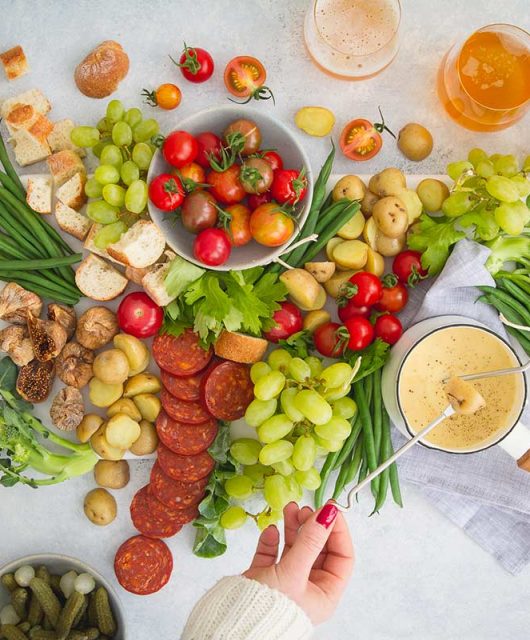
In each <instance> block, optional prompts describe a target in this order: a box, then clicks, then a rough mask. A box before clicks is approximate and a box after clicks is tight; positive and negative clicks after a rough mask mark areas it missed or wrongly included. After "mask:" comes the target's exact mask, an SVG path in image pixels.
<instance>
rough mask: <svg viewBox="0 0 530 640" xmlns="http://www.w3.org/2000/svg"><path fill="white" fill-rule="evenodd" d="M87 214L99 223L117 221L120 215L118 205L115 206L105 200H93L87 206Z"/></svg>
mask: <svg viewBox="0 0 530 640" xmlns="http://www.w3.org/2000/svg"><path fill="white" fill-rule="evenodd" d="M86 214H87V216H88V217H89V218H90V219H91V220H93V221H94V222H99V224H111V223H113V222H117V221H118V219H119V215H120V210H119V209H118V207H113V206H112V205H110V204H109V203H108V202H105V200H93V201H92V202H89V203H88V204H87V207H86Z"/></svg>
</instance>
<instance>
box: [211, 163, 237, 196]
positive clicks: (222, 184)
mask: <svg viewBox="0 0 530 640" xmlns="http://www.w3.org/2000/svg"><path fill="white" fill-rule="evenodd" d="M240 170H241V169H240V167H239V165H237V164H233V165H232V166H231V167H229V168H228V169H227V170H226V171H221V172H219V171H210V173H208V175H207V176H206V182H208V183H209V184H211V185H212V186H211V189H210V193H211V194H212V195H213V196H214V197H215V198H216V199H217V200H219V202H222V203H223V204H236V203H237V202H241V200H243V198H244V197H245V196H246V193H245V190H244V189H243V185H242V184H241V182H240V181H239V172H240Z"/></svg>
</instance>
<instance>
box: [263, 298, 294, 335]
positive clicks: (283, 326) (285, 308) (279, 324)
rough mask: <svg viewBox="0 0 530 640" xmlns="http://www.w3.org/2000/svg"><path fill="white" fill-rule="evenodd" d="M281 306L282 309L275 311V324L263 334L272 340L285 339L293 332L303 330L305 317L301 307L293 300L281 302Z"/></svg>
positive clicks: (273, 317)
mask: <svg viewBox="0 0 530 640" xmlns="http://www.w3.org/2000/svg"><path fill="white" fill-rule="evenodd" d="M280 306H281V309H278V311H275V312H274V315H273V316H272V319H273V321H274V322H275V323H276V324H275V326H274V327H273V328H272V329H269V331H266V332H265V333H264V334H263V337H264V338H266V339H267V340H269V341H270V342H278V340H285V339H286V338H288V337H289V336H292V335H293V333H296V332H297V331H301V330H302V325H303V319H302V313H301V311H300V309H299V308H298V307H297V306H296V305H294V304H293V303H292V302H280Z"/></svg>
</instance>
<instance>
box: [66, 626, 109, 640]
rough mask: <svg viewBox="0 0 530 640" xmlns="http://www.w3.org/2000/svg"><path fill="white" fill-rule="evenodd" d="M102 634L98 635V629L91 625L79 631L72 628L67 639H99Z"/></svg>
mask: <svg viewBox="0 0 530 640" xmlns="http://www.w3.org/2000/svg"><path fill="white" fill-rule="evenodd" d="M101 637H102V636H100V635H99V629H96V628H95V627H92V628H90V629H83V631H79V630H77V629H74V631H70V633H69V634H68V638H67V640H99V638H101Z"/></svg>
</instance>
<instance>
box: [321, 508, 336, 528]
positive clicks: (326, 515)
mask: <svg viewBox="0 0 530 640" xmlns="http://www.w3.org/2000/svg"><path fill="white" fill-rule="evenodd" d="M338 512H339V510H338V509H337V507H336V506H335V505H334V504H330V503H328V504H326V505H324V506H323V507H322V511H321V512H320V513H319V514H318V516H317V522H318V524H321V525H322V526H323V527H325V528H326V529H329V527H330V526H331V525H332V524H333V521H334V520H335V518H336V517H337V513H338Z"/></svg>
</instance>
